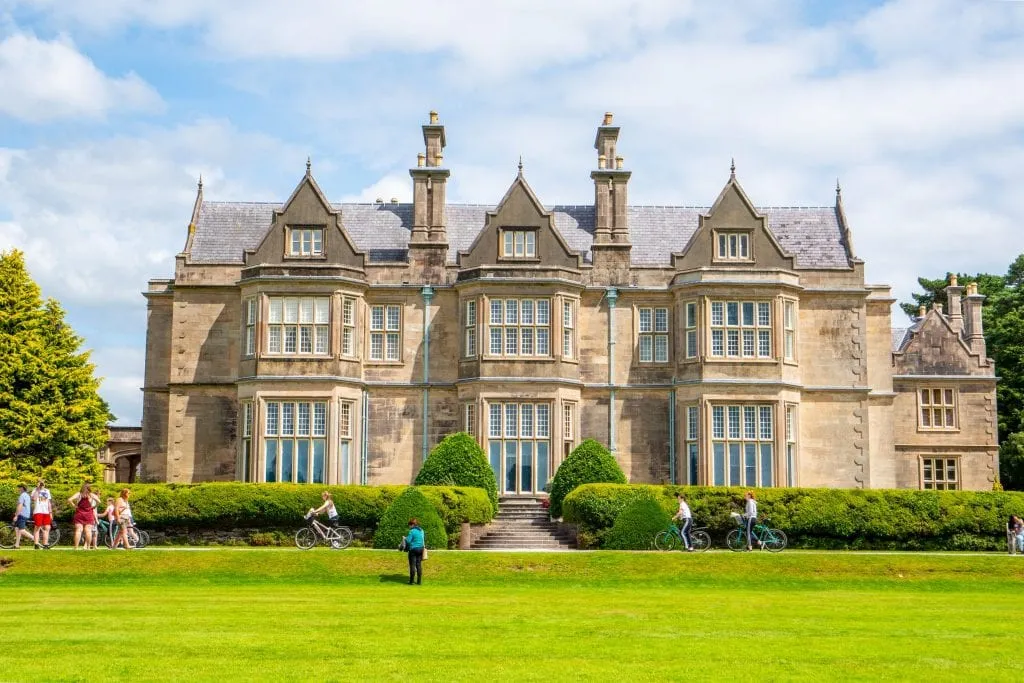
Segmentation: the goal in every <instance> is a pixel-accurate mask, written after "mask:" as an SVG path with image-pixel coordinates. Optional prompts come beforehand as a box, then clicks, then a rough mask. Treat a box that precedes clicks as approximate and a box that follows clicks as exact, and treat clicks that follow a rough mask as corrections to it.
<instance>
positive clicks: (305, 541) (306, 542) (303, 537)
mask: <svg viewBox="0 0 1024 683" xmlns="http://www.w3.org/2000/svg"><path fill="white" fill-rule="evenodd" d="M295 545H296V546H297V547H299V548H302V549H303V550H309V549H310V548H312V547H313V546H315V545H316V532H315V531H313V530H312V529H311V528H309V527H308V526H304V527H302V528H301V529H299V530H298V531H296V532H295Z"/></svg>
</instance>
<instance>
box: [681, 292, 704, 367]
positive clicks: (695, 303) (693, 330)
mask: <svg viewBox="0 0 1024 683" xmlns="http://www.w3.org/2000/svg"><path fill="white" fill-rule="evenodd" d="M691 312H692V313H693V315H692V316H691V315H690V314H691ZM683 360H684V361H685V362H690V363H692V362H695V361H699V360H700V301H699V300H698V299H692V300H690V301H684V302H683Z"/></svg>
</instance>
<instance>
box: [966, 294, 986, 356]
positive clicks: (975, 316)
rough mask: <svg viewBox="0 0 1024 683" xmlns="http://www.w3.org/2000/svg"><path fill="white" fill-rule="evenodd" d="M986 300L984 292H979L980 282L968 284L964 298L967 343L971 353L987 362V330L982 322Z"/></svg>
mask: <svg viewBox="0 0 1024 683" xmlns="http://www.w3.org/2000/svg"><path fill="white" fill-rule="evenodd" d="M984 301H985V295H984V294H978V283H976V282H972V283H970V284H969V285H967V296H966V298H964V318H965V320H966V326H967V344H968V346H970V347H971V353H975V354H977V355H978V356H980V357H981V362H982V363H983V364H984V363H985V358H986V351H985V330H984V328H983V327H982V324H981V304H982V303H984Z"/></svg>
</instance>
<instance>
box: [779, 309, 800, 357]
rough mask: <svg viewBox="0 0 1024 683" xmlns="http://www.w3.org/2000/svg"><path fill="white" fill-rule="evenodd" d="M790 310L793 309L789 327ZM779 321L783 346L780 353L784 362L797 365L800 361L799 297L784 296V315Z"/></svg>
mask: <svg viewBox="0 0 1024 683" xmlns="http://www.w3.org/2000/svg"><path fill="white" fill-rule="evenodd" d="M788 311H792V327H789V324H790V323H789V321H788V320H787V312H788ZM779 322H780V323H781V324H780V325H779V330H780V333H781V336H782V348H781V349H779V350H778V352H779V353H778V355H780V356H781V357H782V362H783V363H786V364H787V365H796V364H798V363H799V362H800V302H799V301H798V300H797V299H793V298H790V297H782V315H781V316H780V319H779ZM790 347H792V354H791V355H790Z"/></svg>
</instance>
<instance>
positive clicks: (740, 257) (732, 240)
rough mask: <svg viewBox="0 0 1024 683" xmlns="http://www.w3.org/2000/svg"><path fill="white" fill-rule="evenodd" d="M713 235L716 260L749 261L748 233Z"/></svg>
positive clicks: (720, 233) (718, 233)
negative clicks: (714, 237) (715, 245)
mask: <svg viewBox="0 0 1024 683" xmlns="http://www.w3.org/2000/svg"><path fill="white" fill-rule="evenodd" d="M715 235H716V242H717V249H716V251H715V254H716V256H717V260H719V261H749V260H751V255H750V233H749V232H717V233H715Z"/></svg>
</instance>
